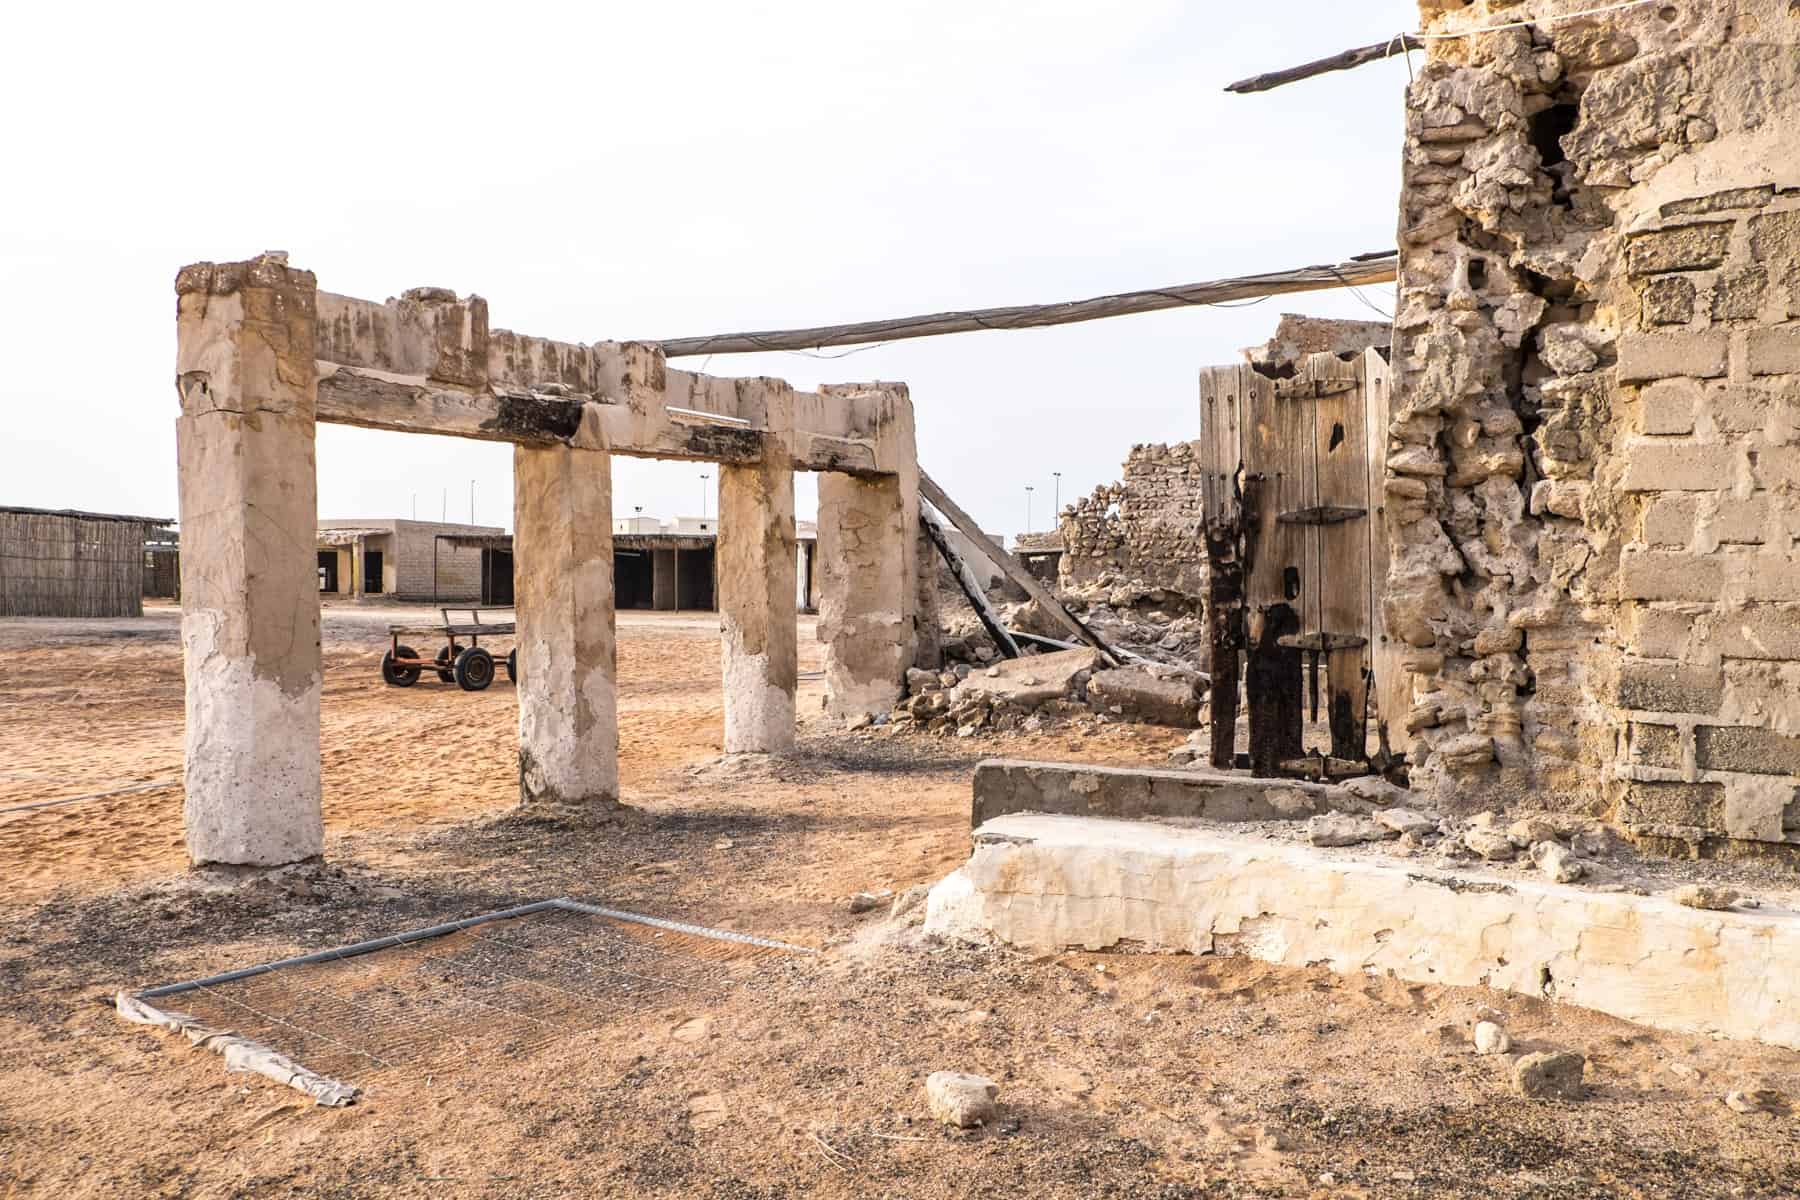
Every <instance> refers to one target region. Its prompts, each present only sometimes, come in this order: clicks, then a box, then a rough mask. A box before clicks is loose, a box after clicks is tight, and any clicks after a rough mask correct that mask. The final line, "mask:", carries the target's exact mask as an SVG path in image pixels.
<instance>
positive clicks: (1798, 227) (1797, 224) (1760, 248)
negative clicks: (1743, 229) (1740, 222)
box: [1750, 211, 1800, 265]
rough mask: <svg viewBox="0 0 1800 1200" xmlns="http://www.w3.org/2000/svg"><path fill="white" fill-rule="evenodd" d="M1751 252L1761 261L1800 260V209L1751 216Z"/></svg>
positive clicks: (1785, 262) (1789, 262)
mask: <svg viewBox="0 0 1800 1200" xmlns="http://www.w3.org/2000/svg"><path fill="white" fill-rule="evenodd" d="M1750 254H1751V256H1752V257H1754V258H1755V259H1756V261H1757V262H1760V263H1778V264H1784V265H1785V264H1792V263H1793V262H1794V261H1796V260H1800V211H1795V212H1778V213H1765V214H1763V215H1762V216H1760V217H1752V218H1750Z"/></svg>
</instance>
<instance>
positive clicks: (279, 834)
mask: <svg viewBox="0 0 1800 1200" xmlns="http://www.w3.org/2000/svg"><path fill="white" fill-rule="evenodd" d="M175 292H176V296H177V297H178V301H177V305H178V307H177V336H176V383H177V387H178V388H179V390H180V393H181V416H180V418H179V419H177V421H176V422H175V446H176V457H177V470H178V474H179V486H180V494H181V642H182V657H183V662H184V666H185V671H186V677H187V762H186V800H185V803H184V810H183V817H184V820H185V824H186V828H187V847H188V857H189V859H190V860H191V861H192V862H193V863H194V864H195V865H196V866H198V865H201V864H204V863H233V864H242V865H249V866H274V865H278V864H281V863H290V862H298V861H300V860H302V859H308V858H314V857H317V856H318V855H319V853H320V852H321V851H322V850H323V849H324V843H325V831H324V825H323V822H322V820H321V817H320V811H319V685H320V664H319V584H318V575H317V563H318V560H317V555H316V553H315V550H314V547H315V545H316V543H317V538H318V480H317V478H316V476H315V474H314V466H313V463H314V459H313V433H314V420H315V412H316V406H317V398H318V396H317V391H318V389H317V382H318V380H317V368H316V366H315V358H316V346H315V341H316V325H317V314H316V301H317V295H318V292H317V284H316V282H315V281H314V279H313V276H312V273H311V272H310V271H298V270H294V269H292V268H290V267H289V266H288V265H287V256H286V255H281V254H266V255H263V256H262V257H260V258H257V259H253V260H252V261H250V262H240V263H196V264H194V265H193V266H190V267H186V268H183V269H182V271H181V273H180V274H179V275H178V276H177V277H176V280H175Z"/></svg>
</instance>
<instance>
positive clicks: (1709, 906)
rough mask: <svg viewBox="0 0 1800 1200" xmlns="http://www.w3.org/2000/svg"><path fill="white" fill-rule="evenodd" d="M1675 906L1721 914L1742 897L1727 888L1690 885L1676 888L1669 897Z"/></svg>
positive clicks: (1712, 885)
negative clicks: (1680, 905)
mask: <svg viewBox="0 0 1800 1200" xmlns="http://www.w3.org/2000/svg"><path fill="white" fill-rule="evenodd" d="M1670 898H1671V899H1673V900H1674V901H1675V903H1677V904H1682V905H1686V906H1687V907H1688V908H1703V909H1706V910H1707V911H1709V912H1723V911H1724V910H1726V909H1728V908H1730V907H1731V906H1732V905H1734V904H1736V903H1737V902H1738V901H1739V900H1740V899H1741V898H1742V897H1740V896H1739V895H1738V894H1737V893H1736V892H1734V891H1732V890H1731V889H1730V888H1728V887H1718V886H1716V885H1714V884H1710V883H1690V884H1688V885H1687V886H1686V887H1684V888H1677V889H1676V890H1675V891H1674V892H1673V893H1671V896H1670Z"/></svg>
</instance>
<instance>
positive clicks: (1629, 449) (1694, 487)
mask: <svg viewBox="0 0 1800 1200" xmlns="http://www.w3.org/2000/svg"><path fill="white" fill-rule="evenodd" d="M1737 465H1738V451H1737V449H1736V448H1735V447H1732V446H1727V445H1724V444H1722V443H1719V442H1672V441H1662V440H1660V439H1659V440H1656V441H1634V442H1632V443H1630V444H1629V445H1627V446H1626V447H1625V474H1624V475H1623V476H1621V477H1620V480H1619V490H1621V491H1626V492H1710V491H1715V490H1717V489H1718V488H1722V487H1730V486H1731V482H1732V480H1733V479H1735V478H1736V476H1737Z"/></svg>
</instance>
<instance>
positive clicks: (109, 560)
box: [0, 508, 169, 617]
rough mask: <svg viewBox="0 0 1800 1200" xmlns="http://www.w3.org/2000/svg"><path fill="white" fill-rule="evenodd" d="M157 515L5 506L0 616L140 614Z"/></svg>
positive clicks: (0, 518)
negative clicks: (147, 546) (146, 552)
mask: <svg viewBox="0 0 1800 1200" xmlns="http://www.w3.org/2000/svg"><path fill="white" fill-rule="evenodd" d="M167 524H169V522H168V521H166V520H158V519H157V518H154V517H130V516H120V515H115V514H108V513H86V512H75V511H51V510H48V509H38V508H0V616H7V617H136V616H142V615H143V611H144V605H143V590H144V542H145V540H146V538H147V537H148V536H149V535H150V533H151V531H152V530H155V529H157V528H158V527H159V526H163V525H167Z"/></svg>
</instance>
